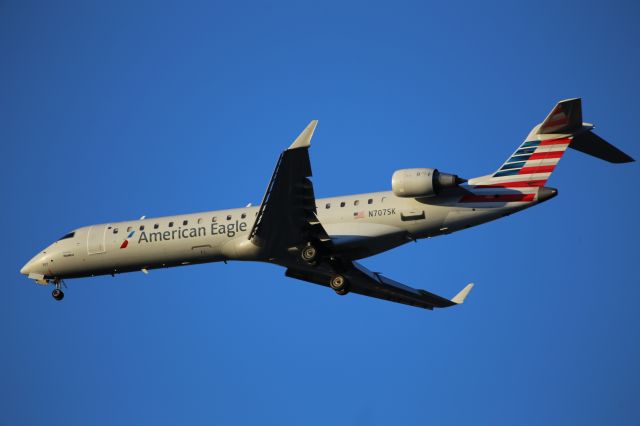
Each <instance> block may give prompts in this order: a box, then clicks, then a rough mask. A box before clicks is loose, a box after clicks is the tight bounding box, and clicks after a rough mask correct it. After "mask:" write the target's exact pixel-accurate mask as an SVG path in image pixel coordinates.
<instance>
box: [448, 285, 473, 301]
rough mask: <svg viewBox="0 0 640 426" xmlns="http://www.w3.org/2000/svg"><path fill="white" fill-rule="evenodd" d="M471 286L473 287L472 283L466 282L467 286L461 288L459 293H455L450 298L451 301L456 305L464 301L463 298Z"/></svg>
mask: <svg viewBox="0 0 640 426" xmlns="http://www.w3.org/2000/svg"><path fill="white" fill-rule="evenodd" d="M472 288H473V283H471V284H467V286H466V287H465V288H463V289H462V290H460V293H458V294H456V295H455V297H454V298H453V299H451V301H452V302H453V303H455V304H456V305H460V304H461V303H463V302H464V299H465V298H466V297H467V295H468V294H469V292H470V291H471V289H472Z"/></svg>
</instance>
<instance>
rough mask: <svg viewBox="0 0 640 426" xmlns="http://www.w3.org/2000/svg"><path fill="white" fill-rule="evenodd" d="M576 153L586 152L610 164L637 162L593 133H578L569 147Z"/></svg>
mask: <svg viewBox="0 0 640 426" xmlns="http://www.w3.org/2000/svg"><path fill="white" fill-rule="evenodd" d="M569 148H573V149H575V150H576V151H580V152H584V153H585V154H589V155H592V156H594V157H596V158H599V159H601V160H605V161H608V162H610V163H631V162H632V161H635V160H634V159H633V158H631V157H629V156H628V155H627V154H625V153H624V152H622V151H620V150H619V149H618V148H616V147H615V146H613V145H611V144H610V143H609V142H607V141H605V140H604V139H602V138H601V137H600V136H598V135H596V134H595V133H593V132H591V131H586V132H582V133H578V134H576V135H575V136H574V137H573V141H572V142H571V144H570V145H569Z"/></svg>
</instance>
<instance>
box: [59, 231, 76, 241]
mask: <svg viewBox="0 0 640 426" xmlns="http://www.w3.org/2000/svg"><path fill="white" fill-rule="evenodd" d="M74 235H76V233H75V232H69V233H68V234H67V235H65V236H64V237H62V238H60V240H66V239H67V238H73V236H74ZM60 240H58V241H60Z"/></svg>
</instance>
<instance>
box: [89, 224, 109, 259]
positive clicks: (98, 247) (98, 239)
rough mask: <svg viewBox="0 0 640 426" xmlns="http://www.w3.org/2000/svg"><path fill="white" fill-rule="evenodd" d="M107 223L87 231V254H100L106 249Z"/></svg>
mask: <svg viewBox="0 0 640 426" xmlns="http://www.w3.org/2000/svg"><path fill="white" fill-rule="evenodd" d="M106 236H107V225H95V226H92V227H91V228H89V232H88V233H87V254H100V253H104V252H105V251H106V244H105V239H106Z"/></svg>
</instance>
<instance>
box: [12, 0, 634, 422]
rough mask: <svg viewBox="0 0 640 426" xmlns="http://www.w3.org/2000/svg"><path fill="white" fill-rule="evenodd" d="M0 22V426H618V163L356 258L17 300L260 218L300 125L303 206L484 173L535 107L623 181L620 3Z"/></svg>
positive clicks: (555, 179)
mask: <svg viewBox="0 0 640 426" xmlns="http://www.w3.org/2000/svg"><path fill="white" fill-rule="evenodd" d="M186 3H187V2H173V3H170V2H56V3H52V2H40V3H38V2H29V1H5V2H3V3H2V4H0V54H1V56H0V57H1V58H2V60H1V66H0V117H2V119H0V158H2V162H3V164H2V168H0V174H1V177H2V178H1V179H0V185H1V187H2V196H3V200H4V202H3V206H4V207H3V209H2V219H3V220H2V222H3V223H4V227H3V236H4V237H3V238H4V241H5V243H4V249H3V251H2V256H1V257H0V262H2V268H1V269H0V270H1V271H2V288H3V297H2V301H1V302H0V324H2V325H1V326H0V342H1V346H0V348H1V350H0V365H1V366H2V367H0V395H2V397H1V398H0V424H2V425H41V424H47V425H65V426H70V425H86V424H94V425H113V424H154V425H159V424H191V425H198V424H278V425H283V424H307V425H325V424H356V425H388V424H403V425H423V424H427V423H429V424H470V423H474V424H490V425H495V424H532V425H539V424H551V425H553V424H583V425H601V424H604V423H607V424H619V425H626V424H630V425H631V424H633V425H636V424H638V421H640V409H639V408H638V407H640V363H639V362H638V360H639V359H640V327H639V325H640V311H639V310H638V309H637V303H638V300H640V282H639V279H638V274H637V272H636V268H635V266H636V264H637V261H638V248H637V241H638V239H639V238H640V227H639V226H638V222H637V211H638V207H639V206H638V198H637V196H636V195H635V194H636V192H637V187H638V184H639V183H640V182H639V179H638V176H639V174H638V166H637V164H635V163H634V164H630V165H621V166H616V165H612V164H608V163H605V162H602V161H599V160H596V159H594V158H591V157H588V156H585V155H583V154H581V153H578V152H575V151H571V152H569V153H568V154H567V155H565V157H564V158H563V160H562V162H561V163H560V167H559V168H558V169H557V171H556V172H555V173H554V175H553V176H552V178H551V180H550V181H549V185H551V186H554V187H557V188H558V189H559V196H558V197H557V198H555V199H553V200H552V201H550V202H548V203H545V204H544V205H541V206H539V207H536V208H534V209H530V210H527V211H525V212H523V213H520V214H518V215H515V216H511V217H509V218H506V219H504V220H500V221H497V222H494V223H490V224H486V225H483V226H481V227H478V228H474V229H471V230H467V231H464V232H461V233H456V234H453V235H449V236H445V237H439V238H435V239H431V240H429V241H421V242H419V243H418V244H411V245H407V246H404V247H401V248H399V249H396V250H394V251H392V252H388V253H384V254H382V255H378V256H376V257H374V258H371V259H367V260H366V261H364V262H363V263H364V264H365V265H366V266H368V267H371V268H372V269H374V270H378V271H382V272H384V273H386V274H387V275H389V276H391V277H393V278H395V279H397V280H399V281H402V282H406V283H407V284H410V285H414V286H416V287H422V288H426V289H428V290H430V291H433V292H436V293H439V294H443V295H446V296H452V295H453V294H455V293H456V292H457V291H458V290H459V289H460V288H461V287H462V286H463V285H464V284H466V283H467V282H471V281H473V282H475V283H476V288H475V289H474V291H473V292H472V293H471V295H470V296H469V298H468V299H467V303H465V305H463V306H461V307H457V308H452V309H448V310H440V311H435V312H428V311H423V310H420V309H415V308H410V307H405V306H402V305H397V304H392V303H386V302H382V301H378V300H374V299H369V298H364V297H360V296H355V295H353V296H348V297H343V298H341V297H337V296H336V295H335V294H333V293H332V292H330V291H328V290H326V289H324V288H322V287H319V286H315V285H307V284H305V283H302V282H298V281H295V280H291V279H288V278H285V277H284V276H283V271H282V270H280V269H279V268H277V267H274V266H271V265H261V264H242V263H230V264H228V265H224V264H210V265H200V266H193V267H189V268H176V269H172V270H164V271H152V272H151V273H150V274H149V275H148V276H145V275H143V274H141V273H134V274H125V275H122V276H118V277H116V278H112V277H101V278H95V279H82V280H71V281H69V283H68V284H69V289H68V290H67V291H66V297H65V300H64V302H62V303H56V302H55V301H54V300H53V299H52V298H51V296H50V289H47V288H42V287H38V286H36V285H34V284H32V283H31V282H29V281H27V280H26V279H25V278H24V277H22V276H20V275H19V273H18V271H19V269H20V267H21V266H22V265H23V264H24V263H25V262H26V261H27V260H28V259H29V258H30V257H31V256H32V255H33V254H35V253H36V252H37V251H38V250H40V249H42V248H43V247H44V246H46V245H47V244H49V243H50V242H51V241H52V240H55V239H56V238H58V237H60V236H61V235H63V234H64V233H66V232H68V231H69V230H71V229H73V228H76V227H79V226H83V225H88V224H92V223H102V222H108V221H118V220H127V219H132V218H137V217H139V216H141V215H146V216H148V217H152V216H160V215H167V214H177V213H186V212H192V211H202V210H212V209H218V208H226V207H236V206H242V205H246V204H247V203H249V202H252V203H254V204H256V203H258V202H259V201H260V199H261V197H262V194H263V191H264V189H265V187H266V184H267V182H268V179H269V177H270V175H271V172H272V168H273V166H274V165H275V161H276V159H277V156H278V154H279V152H280V151H281V150H282V149H283V148H285V147H286V146H288V145H289V143H290V142H291V141H292V140H293V138H295V136H296V135H297V134H298V133H299V132H300V131H301V130H302V129H303V128H304V126H305V125H306V124H307V123H308V122H309V120H311V119H319V120H320V124H319V126H318V129H317V132H316V135H315V137H314V141H313V142H314V143H313V147H312V150H311V156H312V164H313V170H314V178H313V181H314V185H315V190H316V194H317V195H318V196H319V197H322V196H329V195H338V194H349V193H358V192H368V191H377V190H386V189H388V188H389V186H390V179H391V174H392V173H393V171H394V170H396V169H399V168H406V167H437V168H439V169H440V170H443V171H447V172H452V173H457V174H459V175H460V176H463V177H467V178H468V177H473V176H478V175H483V174H486V173H488V172H491V171H493V170H494V169H495V168H496V167H497V166H499V165H500V164H501V163H502V162H503V161H504V159H505V158H506V157H507V156H508V155H509V154H510V153H511V152H512V151H513V149H514V148H515V147H516V146H517V144H519V143H520V142H521V141H522V140H523V138H524V137H525V136H526V134H527V133H528V131H529V129H530V128H531V127H532V126H533V125H535V124H537V123H538V122H540V121H541V120H542V119H543V118H544V117H545V115H546V114H547V113H548V112H549V110H550V109H551V108H552V107H553V105H554V104H555V102H556V101H557V100H560V99H564V98H569V97H582V98H583V110H584V118H585V120H586V121H589V122H593V123H595V124H596V125H597V131H598V133H599V134H600V135H601V136H603V137H605V138H606V139H607V140H609V141H610V142H612V143H614V144H616V145H617V146H619V147H620V148H622V149H623V150H625V151H626V152H628V153H629V154H630V155H631V156H632V157H635V158H638V157H639V156H640V155H639V154H640V151H639V149H638V142H637V140H638V137H637V135H636V132H637V130H636V122H637V118H638V116H640V107H639V106H638V102H637V100H638V98H639V97H640V85H639V83H638V75H640V55H639V54H640V44H638V40H640V29H639V28H640V27H638V25H637V22H638V19H640V13H639V12H640V8H639V7H638V5H637V4H636V3H634V2H630V1H629V2H615V1H613V2H586V3H585V2H557V1H556V2H528V3H523V2H504V3H501V2H491V1H489V2H481V3H480V2H478V3H476V2H464V1H458V2H436V3H431V2H391V3H390V2H305V1H301V2H293V3H281V2H259V3H251V2H233V3H232V2H228V3H216V2H188V4H186Z"/></svg>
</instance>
